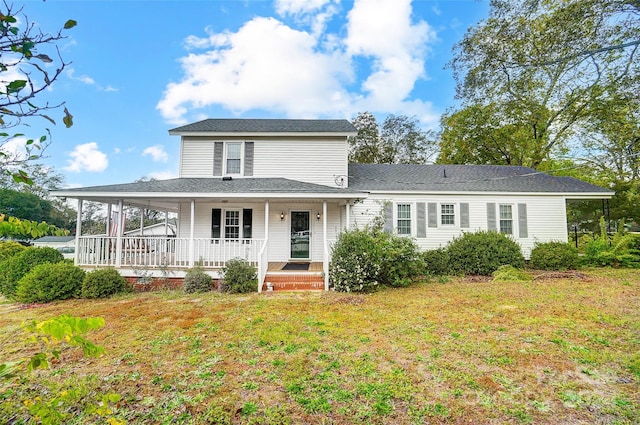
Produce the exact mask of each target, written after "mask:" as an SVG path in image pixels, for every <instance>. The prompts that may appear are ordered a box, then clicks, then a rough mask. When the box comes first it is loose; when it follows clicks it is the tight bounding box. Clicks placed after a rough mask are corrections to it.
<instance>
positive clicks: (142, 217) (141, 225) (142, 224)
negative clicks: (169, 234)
mask: <svg viewBox="0 0 640 425" xmlns="http://www.w3.org/2000/svg"><path fill="white" fill-rule="evenodd" d="M140 236H144V208H140Z"/></svg>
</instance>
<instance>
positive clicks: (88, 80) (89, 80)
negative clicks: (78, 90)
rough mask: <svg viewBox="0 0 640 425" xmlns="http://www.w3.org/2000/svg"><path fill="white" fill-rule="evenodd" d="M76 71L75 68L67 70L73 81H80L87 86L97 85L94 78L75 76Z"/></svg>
mask: <svg viewBox="0 0 640 425" xmlns="http://www.w3.org/2000/svg"><path fill="white" fill-rule="evenodd" d="M75 73H76V71H75V69H73V68H69V69H67V77H69V78H70V79H72V80H76V81H80V82H81V83H84V84H87V85H90V86H92V85H95V83H96V82H95V81H94V79H93V78H91V77H89V76H88V75H80V76H79V77H76V76H75Z"/></svg>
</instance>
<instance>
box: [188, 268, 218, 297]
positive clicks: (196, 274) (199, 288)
mask: <svg viewBox="0 0 640 425" xmlns="http://www.w3.org/2000/svg"><path fill="white" fill-rule="evenodd" d="M182 288H183V289H184V291H185V292H186V293H188V294H193V293H197V292H209V291H211V289H212V288H213V279H212V278H211V276H209V275H208V274H207V273H205V271H204V267H202V265H201V264H199V263H198V264H196V265H195V266H194V267H193V268H191V269H189V270H187V274H186V275H185V276H184V284H183V286H182Z"/></svg>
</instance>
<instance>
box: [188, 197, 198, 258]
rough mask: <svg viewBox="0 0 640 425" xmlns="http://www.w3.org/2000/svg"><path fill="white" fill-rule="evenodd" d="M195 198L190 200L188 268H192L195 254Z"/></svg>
mask: <svg viewBox="0 0 640 425" xmlns="http://www.w3.org/2000/svg"><path fill="white" fill-rule="evenodd" d="M195 234H196V200H195V199H192V200H191V224H190V227H189V268H193V266H194V265H195V255H196V252H195V251H196V249H195V247H196V241H195V239H194V238H195Z"/></svg>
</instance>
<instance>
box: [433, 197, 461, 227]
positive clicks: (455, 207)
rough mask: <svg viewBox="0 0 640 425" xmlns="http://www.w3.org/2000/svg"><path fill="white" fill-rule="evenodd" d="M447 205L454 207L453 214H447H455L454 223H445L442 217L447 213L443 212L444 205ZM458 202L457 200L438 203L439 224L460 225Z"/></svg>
mask: <svg viewBox="0 0 640 425" xmlns="http://www.w3.org/2000/svg"><path fill="white" fill-rule="evenodd" d="M445 205H451V206H452V207H453V211H452V213H451V214H447V215H453V223H443V221H442V217H443V216H444V215H445V214H443V213H442V207H443V206H445ZM458 215H459V214H458V204H456V203H455V202H442V203H440V204H438V222H439V223H438V225H439V226H442V227H457V226H458Z"/></svg>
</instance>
